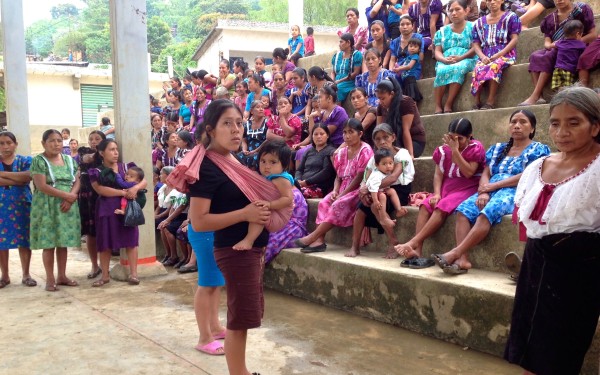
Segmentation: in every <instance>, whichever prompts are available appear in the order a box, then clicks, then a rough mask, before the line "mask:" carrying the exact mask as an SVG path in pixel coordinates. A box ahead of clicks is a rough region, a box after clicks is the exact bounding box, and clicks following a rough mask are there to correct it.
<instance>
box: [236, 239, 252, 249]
mask: <svg viewBox="0 0 600 375" xmlns="http://www.w3.org/2000/svg"><path fill="white" fill-rule="evenodd" d="M250 249H252V244H251V243H250V241H248V240H247V239H245V238H244V239H243V240H241V241H240V242H238V243H236V244H235V245H233V250H250Z"/></svg>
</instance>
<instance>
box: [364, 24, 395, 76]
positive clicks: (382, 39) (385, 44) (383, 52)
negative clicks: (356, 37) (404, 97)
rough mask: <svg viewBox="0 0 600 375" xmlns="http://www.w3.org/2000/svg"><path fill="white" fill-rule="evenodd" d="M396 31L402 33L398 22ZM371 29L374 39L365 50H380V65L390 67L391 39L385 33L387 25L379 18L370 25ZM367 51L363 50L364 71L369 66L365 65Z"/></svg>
mask: <svg viewBox="0 0 600 375" xmlns="http://www.w3.org/2000/svg"><path fill="white" fill-rule="evenodd" d="M395 29H396V31H397V33H398V34H400V31H399V30H398V25H397V24H396V27H395ZM369 30H370V32H371V35H373V40H372V41H370V42H369V43H367V45H366V46H365V52H366V51H368V50H370V49H374V50H375V51H377V52H379V56H380V59H381V61H380V65H382V66H384V67H386V68H387V67H388V65H389V64H390V56H391V53H390V42H391V39H389V38H388V37H387V35H386V33H385V30H386V27H385V26H384V24H383V22H381V21H379V20H377V21H374V22H373V23H372V24H371V26H369ZM365 52H363V67H362V71H363V73H364V72H366V71H367V68H368V67H367V66H366V65H365Z"/></svg>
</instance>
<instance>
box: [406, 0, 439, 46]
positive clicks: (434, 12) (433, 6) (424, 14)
mask: <svg viewBox="0 0 600 375" xmlns="http://www.w3.org/2000/svg"><path fill="white" fill-rule="evenodd" d="M408 14H409V15H410V17H411V18H412V19H413V20H416V21H417V22H416V24H415V32H416V33H419V34H421V35H423V42H424V44H425V46H424V50H422V51H421V52H425V50H427V49H429V47H430V46H431V41H432V38H433V36H434V35H435V33H436V31H438V30H439V29H440V28H441V27H442V26H443V25H444V22H443V20H442V2H441V0H419V1H418V2H416V3H414V4H412V5H411V6H410V7H409V8H408Z"/></svg>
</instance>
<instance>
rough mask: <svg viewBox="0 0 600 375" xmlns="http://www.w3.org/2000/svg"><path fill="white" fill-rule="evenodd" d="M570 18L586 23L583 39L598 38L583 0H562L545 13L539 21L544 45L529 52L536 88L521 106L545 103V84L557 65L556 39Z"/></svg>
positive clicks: (590, 13)
mask: <svg viewBox="0 0 600 375" xmlns="http://www.w3.org/2000/svg"><path fill="white" fill-rule="evenodd" d="M570 20H579V21H581V23H583V37H582V38H581V40H582V41H583V42H585V43H591V42H593V41H594V39H595V38H596V28H595V24H594V12H593V11H592V8H590V6H589V5H587V4H584V3H579V2H577V3H574V2H573V0H565V1H559V3H558V4H557V5H556V11H555V12H553V13H551V14H549V15H548V16H546V17H545V18H544V20H543V21H542V23H541V24H540V31H541V32H542V33H544V49H541V50H538V51H535V52H534V53H532V54H531V56H529V73H531V79H532V80H533V85H534V89H533V92H532V93H531V95H529V97H528V98H527V99H525V101H524V102H523V103H521V104H519V105H520V106H528V105H534V104H545V103H546V101H545V100H544V99H542V93H543V91H544V86H546V84H547V83H548V82H550V80H551V78H552V72H553V71H554V66H555V65H556V55H557V49H556V47H555V43H556V42H557V41H559V40H563V38H564V27H565V25H566V24H567V22H568V21H570Z"/></svg>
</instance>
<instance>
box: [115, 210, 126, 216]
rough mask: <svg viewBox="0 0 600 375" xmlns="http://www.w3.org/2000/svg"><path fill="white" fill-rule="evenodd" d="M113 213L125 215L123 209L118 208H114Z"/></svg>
mask: <svg viewBox="0 0 600 375" xmlns="http://www.w3.org/2000/svg"><path fill="white" fill-rule="evenodd" d="M115 214H117V215H125V211H123V210H120V209H116V210H115Z"/></svg>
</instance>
